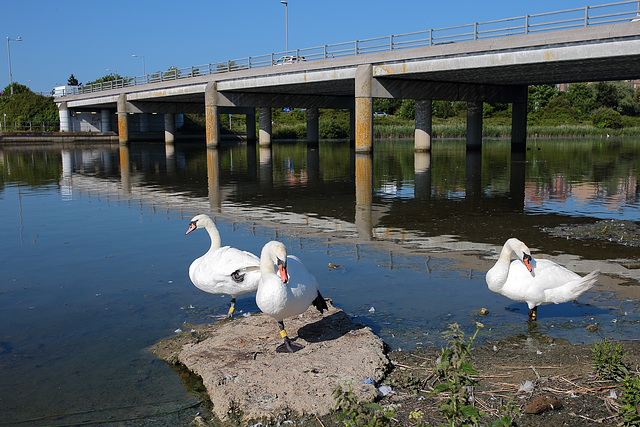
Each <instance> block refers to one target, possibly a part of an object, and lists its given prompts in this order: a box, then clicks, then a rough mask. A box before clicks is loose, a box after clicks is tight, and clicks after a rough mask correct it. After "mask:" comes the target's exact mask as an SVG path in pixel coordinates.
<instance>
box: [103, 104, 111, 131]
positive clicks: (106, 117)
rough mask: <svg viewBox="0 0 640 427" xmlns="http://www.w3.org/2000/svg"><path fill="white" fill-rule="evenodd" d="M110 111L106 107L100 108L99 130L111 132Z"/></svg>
mask: <svg viewBox="0 0 640 427" xmlns="http://www.w3.org/2000/svg"><path fill="white" fill-rule="evenodd" d="M110 113H111V112H110V111H109V110H107V109H106V108H103V109H102V110H100V123H101V126H100V130H102V132H111V114H110Z"/></svg>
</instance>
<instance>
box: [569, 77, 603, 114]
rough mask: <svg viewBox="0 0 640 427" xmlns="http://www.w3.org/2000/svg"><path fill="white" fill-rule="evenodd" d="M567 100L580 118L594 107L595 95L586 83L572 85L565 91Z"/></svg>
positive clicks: (591, 87)
mask: <svg viewBox="0 0 640 427" xmlns="http://www.w3.org/2000/svg"><path fill="white" fill-rule="evenodd" d="M567 99H568V100H569V102H570V103H571V106H572V107H573V109H574V110H575V111H576V112H577V113H578V115H580V116H581V117H584V116H586V115H587V114H589V113H591V111H593V109H594V108H595V105H596V93H595V91H594V89H593V86H592V85H590V84H587V83H572V84H570V85H569V88H568V89H567Z"/></svg>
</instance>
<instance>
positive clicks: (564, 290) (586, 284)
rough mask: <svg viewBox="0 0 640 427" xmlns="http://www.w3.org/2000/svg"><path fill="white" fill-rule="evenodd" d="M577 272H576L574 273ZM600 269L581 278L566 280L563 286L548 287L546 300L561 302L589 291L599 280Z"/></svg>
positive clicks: (548, 301) (545, 293)
mask: <svg viewBox="0 0 640 427" xmlns="http://www.w3.org/2000/svg"><path fill="white" fill-rule="evenodd" d="M574 274H575V273H574ZM599 274H600V271H598V270H595V271H592V272H591V273H589V274H587V275H586V276H584V277H580V276H578V275H577V274H576V276H578V277H579V279H576V280H572V281H569V282H566V283H565V284H564V285H562V286H557V287H555V288H550V289H546V290H545V291H544V296H545V301H546V302H547V303H554V304H560V303H563V302H567V301H573V300H574V299H576V298H578V297H579V296H580V295H582V294H583V293H585V292H586V291H588V290H589V289H590V288H591V287H592V286H593V285H594V284H595V283H596V280H598V275H599Z"/></svg>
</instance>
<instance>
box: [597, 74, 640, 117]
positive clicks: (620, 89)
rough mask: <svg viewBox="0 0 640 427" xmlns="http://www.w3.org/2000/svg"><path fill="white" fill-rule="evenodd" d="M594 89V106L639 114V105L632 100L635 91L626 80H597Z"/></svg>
mask: <svg viewBox="0 0 640 427" xmlns="http://www.w3.org/2000/svg"><path fill="white" fill-rule="evenodd" d="M594 90H595V104H596V107H604V108H612V109H614V110H616V111H617V112H618V113H620V114H624V115H627V116H637V115H638V114H640V107H639V106H638V103H637V102H634V100H633V97H634V95H635V91H634V90H633V88H632V87H631V85H630V84H629V83H628V82H625V81H614V82H597V83H594Z"/></svg>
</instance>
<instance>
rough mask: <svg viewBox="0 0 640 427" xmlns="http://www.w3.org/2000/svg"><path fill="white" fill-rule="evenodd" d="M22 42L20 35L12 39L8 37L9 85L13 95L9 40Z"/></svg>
mask: <svg viewBox="0 0 640 427" xmlns="http://www.w3.org/2000/svg"><path fill="white" fill-rule="evenodd" d="M10 41H12V42H21V41H22V37H18V38H17V39H10V38H9V37H7V55H9V85H10V87H11V95H13V75H12V74H11V49H10V48H9V42H10Z"/></svg>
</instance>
